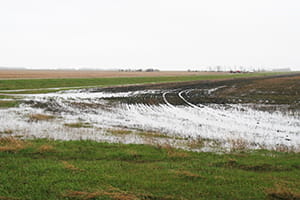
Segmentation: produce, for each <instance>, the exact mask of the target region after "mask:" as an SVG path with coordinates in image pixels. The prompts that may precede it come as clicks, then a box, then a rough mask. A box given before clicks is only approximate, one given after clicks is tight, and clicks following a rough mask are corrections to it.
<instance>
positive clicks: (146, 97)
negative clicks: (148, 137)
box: [86, 74, 300, 111]
mask: <svg viewBox="0 0 300 200" xmlns="http://www.w3.org/2000/svg"><path fill="white" fill-rule="evenodd" d="M86 90H87V91H89V92H134V91H143V90H154V91H155V92H154V93H153V92H152V93H146V94H139V95H134V96H129V97H118V98H108V99H109V100H111V101H121V102H124V103H128V104H135V103H143V104H148V105H159V104H165V103H166V100H167V102H169V103H170V104H172V105H186V104H187V102H186V101H184V100H183V99H182V98H181V97H180V96H179V94H180V93H181V96H182V97H183V98H184V99H186V100H187V101H188V102H190V103H192V104H195V105H201V104H204V105H207V104H249V105H257V106H256V108H257V107H261V109H263V110H276V109H285V110H298V111H299V109H300V74H289V75H277V76H268V77H256V78H244V79H230V80H214V81H192V82H179V83H178V82H177V83H163V84H146V85H134V86H120V87H107V88H93V89H86ZM164 95H165V99H164V98H163V96H164ZM260 104H261V105H269V106H258V105H260ZM279 105H280V106H279Z"/></svg>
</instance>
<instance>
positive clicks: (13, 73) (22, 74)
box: [0, 70, 225, 79]
mask: <svg viewBox="0 0 300 200" xmlns="http://www.w3.org/2000/svg"><path fill="white" fill-rule="evenodd" d="M217 74H225V73H224V72H187V71H160V72H119V71H100V70H0V79H32V78H110V77H146V76H147V77H150V76H190V75H217Z"/></svg>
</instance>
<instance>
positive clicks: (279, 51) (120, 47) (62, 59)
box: [0, 0, 300, 70]
mask: <svg viewBox="0 0 300 200" xmlns="http://www.w3.org/2000/svg"><path fill="white" fill-rule="evenodd" d="M216 65H221V66H240V65H244V66H252V67H256V68H257V67H271V68H276V67H277V68H283V67H291V68H293V69H294V70H295V69H297V70H300V1H299V0H147V1H146V0H0V66H6V67H10V66H11V67H38V68H49V67H58V68H59V67H99V68H105V69H109V68H148V67H153V68H160V69H162V70H171V69H201V66H216Z"/></svg>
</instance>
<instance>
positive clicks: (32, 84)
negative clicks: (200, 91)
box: [0, 72, 280, 93]
mask: <svg viewBox="0 0 300 200" xmlns="http://www.w3.org/2000/svg"><path fill="white" fill-rule="evenodd" d="M276 74H280V73H274V72H268V73H245V74H223V75H201V76H169V77H119V78H70V79H20V80H0V90H15V89H37V88H56V87H59V88H60V87H84V86H113V85H126V84H142V83H162V82H180V81H196V80H213V79H225V78H243V77H253V76H268V75H276ZM40 92H49V91H47V90H45V91H40ZM21 93H23V92H21Z"/></svg>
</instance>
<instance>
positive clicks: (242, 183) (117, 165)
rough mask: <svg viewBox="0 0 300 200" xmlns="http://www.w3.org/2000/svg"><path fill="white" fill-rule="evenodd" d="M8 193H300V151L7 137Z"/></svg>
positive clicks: (126, 197)
mask: <svg viewBox="0 0 300 200" xmlns="http://www.w3.org/2000/svg"><path fill="white" fill-rule="evenodd" d="M0 179H1V181H0V199H6V200H8V199H9V200H15V199H115V200H121V199H122V200H134V199H149V200H153V199H159V200H174V199H191V200H195V199H299V198H300V154H297V153H281V152H269V151H254V152H248V153H241V152H239V153H238V152H236V153H232V154H221V155H217V154H214V153H195V152H187V151H183V150H176V149H172V148H170V147H168V146H156V147H153V146H146V145H124V144H107V143H97V142H93V141H51V140H26V141H22V140H17V139H14V138H2V139H0Z"/></svg>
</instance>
